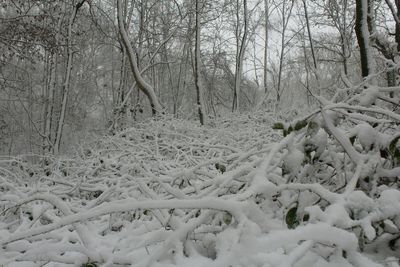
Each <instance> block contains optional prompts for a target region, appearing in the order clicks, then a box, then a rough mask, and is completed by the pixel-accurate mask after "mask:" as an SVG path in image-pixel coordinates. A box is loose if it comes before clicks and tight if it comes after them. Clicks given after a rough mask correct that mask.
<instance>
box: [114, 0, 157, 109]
mask: <svg viewBox="0 0 400 267" xmlns="http://www.w3.org/2000/svg"><path fill="white" fill-rule="evenodd" d="M117 13H118V29H119V32H120V35H121V39H122V43H123V45H124V47H125V49H126V51H127V55H128V59H129V63H130V67H131V70H132V73H133V77H134V79H135V81H136V83H137V85H138V87H139V89H140V90H141V91H142V92H143V93H144V94H145V95H146V96H147V98H148V99H149V102H150V106H151V110H152V114H153V115H157V114H158V113H162V110H163V109H162V107H161V104H160V102H159V101H158V98H157V96H156V94H155V91H154V88H153V87H152V86H151V85H150V84H149V83H147V82H146V81H145V80H144V79H143V77H142V75H141V74H140V71H139V67H138V64H137V60H136V55H135V52H134V51H133V47H132V45H131V44H130V41H129V38H128V34H127V32H126V30H125V25H124V19H123V15H122V0H118V6H117Z"/></svg>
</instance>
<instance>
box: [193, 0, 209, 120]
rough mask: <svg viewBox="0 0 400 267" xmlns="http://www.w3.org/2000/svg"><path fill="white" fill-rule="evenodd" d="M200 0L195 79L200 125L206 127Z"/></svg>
mask: <svg viewBox="0 0 400 267" xmlns="http://www.w3.org/2000/svg"><path fill="white" fill-rule="evenodd" d="M199 1H200V0H196V14H195V15H196V18H195V20H196V22H195V23H196V25H195V30H196V36H195V56H194V61H195V64H194V68H195V72H194V79H195V83H196V97H197V109H198V114H199V119H200V124H201V125H204V124H205V123H206V114H205V104H204V88H203V84H202V81H201V54H200V32H201V25H200V3H199Z"/></svg>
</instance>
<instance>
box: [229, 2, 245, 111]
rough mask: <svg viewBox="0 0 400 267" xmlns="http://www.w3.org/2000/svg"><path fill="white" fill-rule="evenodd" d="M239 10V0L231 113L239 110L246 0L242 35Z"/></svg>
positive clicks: (237, 5) (237, 4) (237, 3)
mask: <svg viewBox="0 0 400 267" xmlns="http://www.w3.org/2000/svg"><path fill="white" fill-rule="evenodd" d="M240 10H241V8H240V0H236V31H235V37H236V68H235V90H234V95H233V105H232V111H237V110H238V109H239V99H240V87H241V83H242V75H243V60H244V54H245V51H246V42H247V34H248V18H247V0H243V25H244V26H243V34H241V25H240Z"/></svg>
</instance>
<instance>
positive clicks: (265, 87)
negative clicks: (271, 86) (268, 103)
mask: <svg viewBox="0 0 400 267" xmlns="http://www.w3.org/2000/svg"><path fill="white" fill-rule="evenodd" d="M264 9H265V29H264V33H265V41H264V93H265V94H267V92H268V84H267V81H268V79H267V78H268V64H267V63H268V37H269V32H268V31H269V29H268V27H269V3H268V0H264Z"/></svg>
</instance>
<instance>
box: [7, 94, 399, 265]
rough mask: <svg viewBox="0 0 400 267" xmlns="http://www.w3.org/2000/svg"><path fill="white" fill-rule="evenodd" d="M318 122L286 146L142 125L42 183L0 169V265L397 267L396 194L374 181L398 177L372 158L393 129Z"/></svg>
mask: <svg viewBox="0 0 400 267" xmlns="http://www.w3.org/2000/svg"><path fill="white" fill-rule="evenodd" d="M353 99H357V98H353ZM326 101H327V100H326ZM352 107H354V105H353V106H352ZM363 108H365V107H363ZM363 108H360V109H361V111H360V110H359V111H358V112H359V113H357V114H359V115H360V116H358V118H366V117H363V116H364V113H363V112H365V110H362V109H363ZM325 109H326V110H323V111H320V112H319V113H318V112H317V113H314V115H313V116H311V117H310V118H309V122H308V124H307V125H305V127H302V128H300V129H296V130H293V131H292V132H290V133H289V134H288V135H286V136H285V137H278V135H277V133H276V131H275V132H274V131H273V130H272V129H271V128H272V127H271V124H272V121H274V119H273V118H272V116H271V115H270V114H265V113H260V114H252V115H251V116H250V115H239V114H235V117H230V118H220V119H216V121H215V125H219V127H212V126H207V127H201V126H199V125H197V124H196V123H194V122H188V121H180V120H177V119H171V118H168V117H167V118H165V119H163V118H161V119H159V120H158V121H148V122H146V123H143V124H138V125H136V126H135V127H133V128H129V129H126V130H124V132H122V133H119V134H116V135H114V136H109V137H103V138H102V139H100V140H96V141H94V142H93V143H90V144H85V147H83V148H82V151H86V150H87V149H89V150H90V151H91V152H90V153H78V155H77V156H75V157H74V158H70V159H61V158H57V159H53V160H49V162H50V163H49V165H48V166H47V167H46V168H47V169H50V170H51V175H50V176H47V175H46V173H45V171H44V170H43V168H42V166H40V165H33V164H32V166H30V169H33V170H35V175H34V177H30V175H29V173H28V171H25V170H26V169H28V168H19V167H18V166H19V165H21V164H22V162H23V160H21V161H19V160H14V161H13V160H11V161H9V160H7V161H4V162H3V161H1V160H0V164H1V167H2V168H5V169H7V170H8V172H2V173H1V174H0V175H1V177H0V179H1V180H0V190H1V193H2V194H1V195H0V208H1V210H0V265H4V266H38V265H40V264H43V263H46V262H48V266H82V265H83V264H86V263H93V264H96V266H118V265H122V266H137V267H139V266H141V267H143V266H152V267H153V266H178V267H179V266H182V267H183V266H215V267H222V266H223V267H225V266H263V267H266V266H282V267H287V266H295V267H306V266H316V267H320V266H354V267H361V266H362V267H373V266H396V264H397V265H398V257H397V258H396V257H395V256H394V255H393V254H394V253H395V251H393V250H392V249H391V247H390V245H389V243H390V242H391V240H393V238H395V237H396V235H397V234H398V231H399V230H398V229H399V227H400V193H399V192H400V191H399V190H398V188H396V187H395V186H393V185H392V184H390V183H388V184H379V183H380V182H379V180H378V179H379V178H381V177H379V174H393V175H396V173H397V172H398V167H397V166H395V165H394V163H393V161H392V159H391V158H390V157H388V158H384V157H382V155H381V154H380V150H384V149H387V147H388V146H389V144H390V142H391V140H392V138H393V128H390V127H372V126H371V125H370V124H369V122H368V120H367V121H364V122H361V123H358V124H356V125H353V126H352V127H346V124H344V123H343V122H342V120H343V119H344V117H342V115H340V114H346V113H345V112H342V113H340V112H338V110H340V109H341V110H342V111H343V110H345V111H348V110H349V109H347V106H346V105H341V106H340V105H336V104H332V103H327V106H326V107H325ZM333 110H335V111H333ZM371 111H374V112H375V113H374V114H378V115H377V117H379V116H382V114H383V115H388V117H390V118H391V119H393V118H395V116H392V113H390V112H389V113H387V112H386V111H385V112H381V110H380V109H376V108H374V107H371V108H369V109H368V112H371ZM352 114H353V115H355V114H356V113H354V112H353V113H352ZM361 115H362V116H361ZM369 116H372V114H371V113H370V114H369ZM349 118H351V119H349V121H346V123H352V122H353V121H352V119H354V116H353V117H351V116H349ZM311 121H312V122H313V123H312V124H311V123H310V122H311ZM383 123H385V122H383ZM287 125H290V124H287ZM387 129H389V130H390V131H389V130H387ZM232 133H234V134H232ZM149 134H150V135H151V136H152V137H154V138H150V137H149V136H150V135H149ZM350 137H356V140H355V143H354V145H353V144H352V143H351V142H350V140H349V138H350ZM378 148H379V149H378ZM307 153H309V155H311V156H308V154H307ZM11 163H12V164H11ZM23 164H26V163H23ZM222 166H223V167H222ZM66 170H68V171H66ZM371 177H372V178H371ZM386 177H390V175H389V176H385V178H386ZM366 178H368V179H375V180H373V181H372V182H369V180H366ZM378 182H379V183H378ZM25 184H26V185H27V186H25ZM293 207H296V210H293ZM289 210H291V211H292V214H291V215H290V214H289V212H288V211H289ZM293 211H295V212H294V213H293ZM288 216H293V217H292V218H287V217H288ZM306 217H308V218H306ZM292 222H293V223H294V224H293V225H288V224H290V223H292ZM364 248H365V251H363V249H364ZM396 261H397V262H396Z"/></svg>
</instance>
